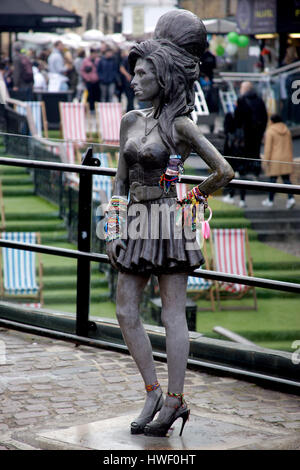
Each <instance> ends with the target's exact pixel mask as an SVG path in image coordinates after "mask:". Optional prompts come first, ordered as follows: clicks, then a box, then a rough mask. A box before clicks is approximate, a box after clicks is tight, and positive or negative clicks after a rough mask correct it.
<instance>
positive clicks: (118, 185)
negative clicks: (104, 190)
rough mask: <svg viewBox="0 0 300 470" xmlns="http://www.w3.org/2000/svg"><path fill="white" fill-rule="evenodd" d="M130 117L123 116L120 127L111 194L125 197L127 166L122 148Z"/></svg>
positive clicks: (126, 193) (127, 185) (127, 187)
mask: <svg viewBox="0 0 300 470" xmlns="http://www.w3.org/2000/svg"><path fill="white" fill-rule="evenodd" d="M130 120H131V119H130V116H128V114H125V115H124V116H123V118H122V120H121V126H120V149H119V162H118V168H117V173H116V177H115V181H114V188H113V194H114V195H117V196H125V197H127V195H128V191H129V178H128V166H127V163H126V161H125V158H124V146H125V142H126V139H127V134H128V128H129V126H130Z"/></svg>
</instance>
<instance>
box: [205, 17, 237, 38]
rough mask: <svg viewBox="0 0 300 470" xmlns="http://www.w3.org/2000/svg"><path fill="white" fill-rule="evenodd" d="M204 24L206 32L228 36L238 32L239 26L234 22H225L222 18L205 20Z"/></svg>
mask: <svg viewBox="0 0 300 470" xmlns="http://www.w3.org/2000/svg"><path fill="white" fill-rule="evenodd" d="M203 23H204V25H205V27H206V31H207V32H208V33H210V34H227V33H230V32H231V31H236V30H237V25H236V23H235V22H234V21H229V20H224V19H222V18H215V19H211V20H204V21H203Z"/></svg>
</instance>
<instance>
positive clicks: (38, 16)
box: [0, 0, 81, 32]
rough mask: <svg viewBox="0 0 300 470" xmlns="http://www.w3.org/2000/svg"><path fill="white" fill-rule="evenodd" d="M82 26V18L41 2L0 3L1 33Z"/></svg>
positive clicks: (35, 0) (23, 0)
mask: <svg viewBox="0 0 300 470" xmlns="http://www.w3.org/2000/svg"><path fill="white" fill-rule="evenodd" d="M78 26H81V17H80V16H78V15H75V14H74V13H72V12H70V11H67V10H65V9H63V8H59V7H56V6H54V5H51V4H50V3H45V2H42V1H40V0H7V1H3V0H2V1H0V32H1V31H15V32H25V31H29V30H33V31H52V30H53V29H55V28H58V27H60V28H75V27H78Z"/></svg>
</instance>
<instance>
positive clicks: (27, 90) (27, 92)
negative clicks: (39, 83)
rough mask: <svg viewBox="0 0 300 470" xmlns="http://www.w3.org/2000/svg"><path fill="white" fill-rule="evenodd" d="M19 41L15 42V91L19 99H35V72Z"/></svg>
mask: <svg viewBox="0 0 300 470" xmlns="http://www.w3.org/2000/svg"><path fill="white" fill-rule="evenodd" d="M21 51H22V45H21V43H20V42H19V41H16V42H15V43H14V56H13V83H14V87H13V91H15V92H17V93H18V95H17V97H18V98H19V99H24V100H26V101H31V100H32V99H33V92H32V90H33V72H32V65H31V62H30V60H29V58H28V57H27V56H26V55H25V54H23V53H22V52H21Z"/></svg>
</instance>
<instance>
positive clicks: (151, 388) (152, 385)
mask: <svg viewBox="0 0 300 470" xmlns="http://www.w3.org/2000/svg"><path fill="white" fill-rule="evenodd" d="M158 387H159V382H154V384H150V385H146V386H145V388H146V391H147V392H153V390H156V389H157V388H158Z"/></svg>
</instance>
